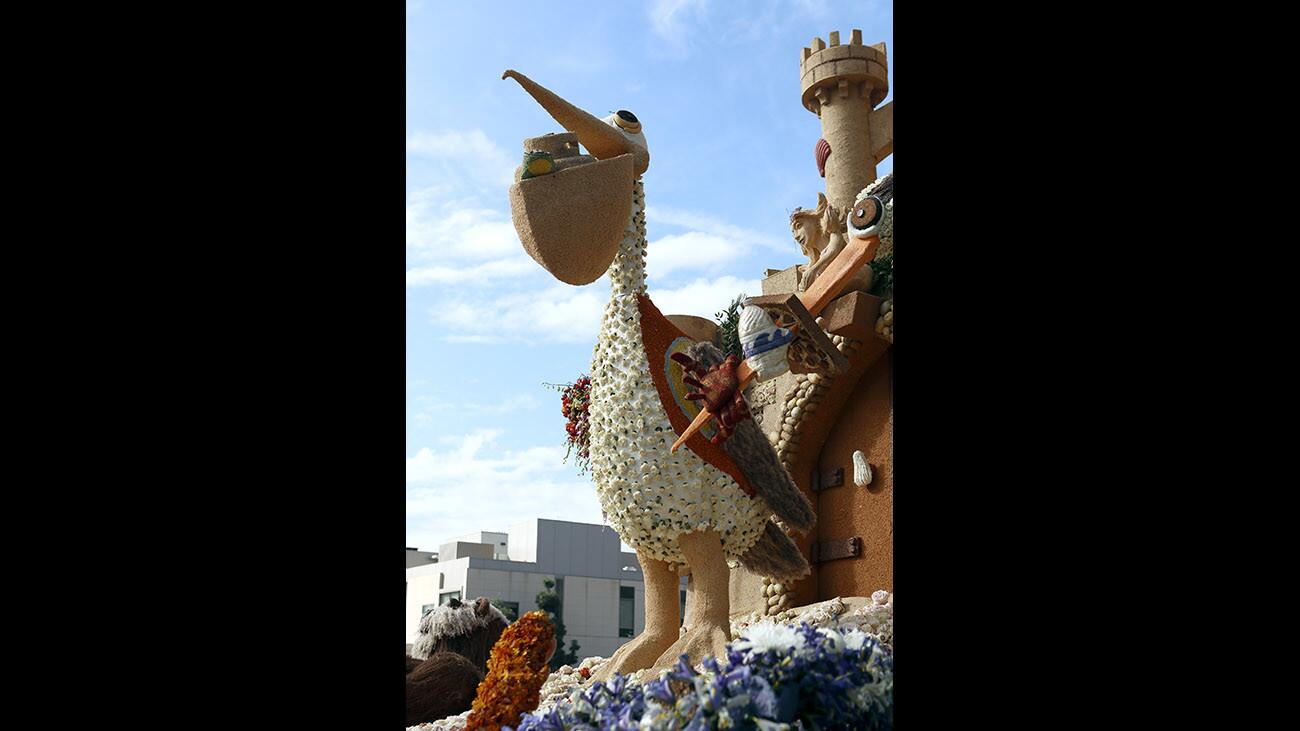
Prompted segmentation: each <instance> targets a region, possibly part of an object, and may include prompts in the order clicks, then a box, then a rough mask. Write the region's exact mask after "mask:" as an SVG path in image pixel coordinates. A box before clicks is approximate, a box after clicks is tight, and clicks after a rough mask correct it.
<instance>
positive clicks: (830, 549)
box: [812, 536, 862, 563]
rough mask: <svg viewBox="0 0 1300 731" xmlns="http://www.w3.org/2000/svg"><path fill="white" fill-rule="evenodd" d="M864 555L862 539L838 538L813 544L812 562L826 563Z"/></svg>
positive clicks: (856, 537)
mask: <svg viewBox="0 0 1300 731" xmlns="http://www.w3.org/2000/svg"><path fill="white" fill-rule="evenodd" d="M861 555H862V538H860V537H858V536H853V537H852V538H837V539H835V540H830V541H819V542H817V543H814V544H812V562H813V563H825V562H826V561H834V560H836V559H840V558H857V557H858V556H861Z"/></svg>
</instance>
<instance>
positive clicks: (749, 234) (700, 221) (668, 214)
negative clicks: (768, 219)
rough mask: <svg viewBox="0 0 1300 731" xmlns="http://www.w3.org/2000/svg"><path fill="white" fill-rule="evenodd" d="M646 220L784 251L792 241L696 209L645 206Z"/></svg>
mask: <svg viewBox="0 0 1300 731" xmlns="http://www.w3.org/2000/svg"><path fill="white" fill-rule="evenodd" d="M645 215H646V221H648V222H650V223H656V224H665V225H668V226H678V227H681V228H686V229H691V230H694V231H701V232H703V233H707V234H713V235H714V236H719V237H722V238H726V239H731V240H733V241H738V242H744V243H746V244H757V245H759V246H763V247H766V248H769V249H773V250H777V251H784V250H785V249H786V248H787V247H788V246H789V244H790V242H792V241H793V239H791V238H788V237H782V236H777V235H775V234H772V233H768V232H763V231H758V230H755V229H752V228H744V227H742V226H735V225H733V224H730V223H727V222H726V221H723V220H722V219H719V218H716V217H714V216H710V215H709V214H707V213H699V212H697V211H687V210H682V209H679V208H665V207H661V206H646V211H645ZM783 233H784V232H783Z"/></svg>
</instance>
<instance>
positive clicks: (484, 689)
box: [465, 611, 555, 731]
mask: <svg viewBox="0 0 1300 731" xmlns="http://www.w3.org/2000/svg"><path fill="white" fill-rule="evenodd" d="M554 653H555V628H554V627H553V626H551V620H550V619H548V618H547V616H546V612H541V611H535V612H529V613H527V614H525V615H524V616H522V617H520V618H519V621H517V622H515V623H514V624H512V625H510V626H509V627H507V628H506V630H505V632H502V633H501V639H499V640H497V643H496V644H495V645H493V646H492V654H491V656H490V657H488V672H487V676H486V677H484V678H483V682H482V683H479V686H478V693H477V695H475V697H474V706H473V708H472V709H471V710H470V714H469V719H468V720H467V722H466V725H465V731H474V730H475V729H490V730H491V731H499V729H500V728H501V726H502V725H503V724H506V725H510V726H517V725H519V715H520V714H521V713H528V712H529V711H532V710H535V709H536V708H537V706H538V705H539V704H540V703H541V700H542V699H541V691H542V683H544V682H546V678H547V676H548V675H550V674H551V668H550V666H549V665H548V663H549V662H550V660H551V655H553V654H554Z"/></svg>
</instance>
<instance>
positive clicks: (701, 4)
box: [647, 0, 708, 41]
mask: <svg viewBox="0 0 1300 731" xmlns="http://www.w3.org/2000/svg"><path fill="white" fill-rule="evenodd" d="M707 8H708V1H707V0H654V2H652V3H650V7H649V8H648V9H647V12H648V13H649V15H650V27H651V28H652V29H653V30H654V32H655V33H657V34H658V35H659V36H660V37H662V38H664V39H665V40H668V41H678V40H680V35H681V33H682V30H683V27H682V26H683V25H684V24H685V22H686V18H687V16H695V17H697V18H698V17H699V16H700V15H701V14H702V13H703V12H704V10H706V9H707Z"/></svg>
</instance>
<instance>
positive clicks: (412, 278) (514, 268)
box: [406, 255, 537, 287]
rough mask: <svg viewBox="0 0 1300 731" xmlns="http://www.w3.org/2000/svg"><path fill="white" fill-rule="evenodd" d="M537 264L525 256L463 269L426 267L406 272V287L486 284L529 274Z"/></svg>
mask: <svg viewBox="0 0 1300 731" xmlns="http://www.w3.org/2000/svg"><path fill="white" fill-rule="evenodd" d="M536 269H537V264H536V263H535V262H534V261H533V260H532V259H529V258H528V257H527V256H523V255H520V256H516V257H511V258H508V259H497V260H495V261H489V262H486V263H483V264H476V265H473V266H465V267H449V266H427V267H416V268H414V269H407V270H406V286H408V287H423V286H428V285H431V284H465V285H472V284H486V283H488V282H490V281H492V280H496V279H505V278H508V277H518V276H522V275H525V274H530V273H532V272H533V271H535V270H536Z"/></svg>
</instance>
